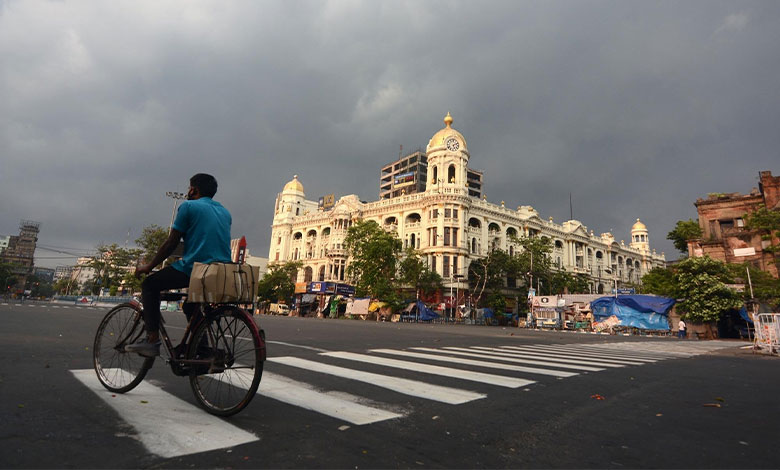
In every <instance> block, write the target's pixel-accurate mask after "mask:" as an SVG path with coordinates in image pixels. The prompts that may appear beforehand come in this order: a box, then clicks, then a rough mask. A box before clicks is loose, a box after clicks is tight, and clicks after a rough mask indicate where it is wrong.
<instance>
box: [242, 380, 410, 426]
mask: <svg viewBox="0 0 780 470" xmlns="http://www.w3.org/2000/svg"><path fill="white" fill-rule="evenodd" d="M234 372H236V371H234ZM246 373H247V374H250V372H246ZM249 381H250V382H251V377H250V378H249ZM257 393H259V394H261V395H263V396H266V397H269V398H273V399H274V400H279V401H282V402H284V403H288V404H290V405H295V406H299V407H301V408H305V409H307V410H312V411H316V412H317V413H321V414H324V415H327V416H330V417H333V418H337V419H340V420H343V421H347V422H349V423H352V424H355V425H361V424H370V423H376V422H377V421H384V420H387V419H394V418H401V417H403V415H401V414H398V413H393V412H391V411H386V410H382V409H380V408H373V407H370V406H366V405H362V404H360V403H358V402H357V401H353V400H347V399H345V398H342V397H340V396H339V397H336V396H333V395H329V394H327V393H325V392H322V391H319V390H316V389H315V388H314V387H312V386H311V385H308V384H305V383H303V382H297V381H295V380H292V379H288V378H286V377H283V376H281V375H277V374H272V373H270V372H263V379H262V380H261V381H260V388H258V390H257Z"/></svg>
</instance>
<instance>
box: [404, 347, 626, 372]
mask: <svg viewBox="0 0 780 470" xmlns="http://www.w3.org/2000/svg"><path fill="white" fill-rule="evenodd" d="M412 349H414V350H417V351H430V352H446V353H449V354H455V355H458V356H468V357H482V358H484V357H488V358H490V359H494V360H497V361H505V362H513V363H515V364H531V365H535V366H549V367H557V368H559V369H574V370H584V371H589V372H599V371H602V370H604V369H603V368H600V367H593V366H592V365H584V363H580V364H577V362H579V361H573V363H569V362H565V361H564V360H557V361H556V360H554V359H551V360H549V361H535V360H532V359H524V358H521V357H517V356H515V355H512V354H506V353H500V352H491V353H488V352H486V351H475V350H473V349H468V348H455V347H447V348H442V349H444V351H442V350H439V349H434V348H412ZM492 349H495V348H492ZM510 356H512V357H510ZM542 359H545V358H542ZM609 367H623V366H618V365H610V366H609Z"/></svg>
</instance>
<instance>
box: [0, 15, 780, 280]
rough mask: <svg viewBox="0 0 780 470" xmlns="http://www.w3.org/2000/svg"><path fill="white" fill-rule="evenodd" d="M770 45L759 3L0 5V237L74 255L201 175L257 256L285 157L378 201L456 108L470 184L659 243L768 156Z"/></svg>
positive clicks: (164, 208) (61, 259) (778, 18)
mask: <svg viewBox="0 0 780 470" xmlns="http://www.w3.org/2000/svg"><path fill="white" fill-rule="evenodd" d="M778 44H780V4H778V3H777V2H776V1H767V2H735V1H728V2H717V1H711V0H706V1H687V2H677V1H675V2H647V1H641V2H640V1H636V2H634V1H610V2H602V1H571V2H564V1H551V2H521V1H509V2H498V1H494V2H473V1H464V2H455V1H449V2H435V1H409V2H403V1H387V2H382V1H371V2H358V1H329V2H325V1H321V2H315V1H280V2H224V1H220V2H192V1H186V2H184V1H181V2H175V1H172V2H152V1H149V2H143V1H127V2H122V1H112V2H98V1H95V2H68V1H63V2H53V1H52V2H38V1H5V2H0V160H1V161H0V201H2V202H1V203H0V234H2V235H12V234H15V233H16V232H17V225H18V222H19V220H20V219H32V220H36V221H39V222H41V234H40V240H39V243H40V244H41V245H43V246H44V247H48V248H49V250H48V251H47V250H43V249H39V250H38V252H37V253H36V258H37V259H36V265H42V266H55V265H57V264H69V263H72V262H73V261H74V260H73V259H72V257H71V258H69V259H68V258H67V255H66V254H63V253H57V252H54V251H51V249H52V248H53V249H58V250H60V251H65V252H68V253H73V254H81V253H86V252H88V251H89V250H91V249H93V248H94V247H95V245H96V244H98V243H101V242H103V243H114V242H115V243H119V244H123V243H124V242H125V240H127V239H129V240H130V243H131V244H132V240H133V239H134V238H136V237H137V236H138V235H139V234H140V231H141V229H142V228H143V227H144V226H147V225H150V224H158V225H162V226H167V225H168V223H169V222H170V217H171V211H172V208H173V201H172V200H171V199H168V198H167V197H166V196H165V192H166V191H186V189H187V182H188V178H189V177H190V176H191V175H192V174H194V173H198V172H208V173H212V174H214V175H215V176H216V177H217V179H218V181H219V183H220V188H219V192H218V193H217V196H216V199H217V200H219V201H221V202H222V203H223V204H224V205H225V206H226V207H227V208H228V209H229V210H230V211H231V212H232V214H233V236H234V237H237V236H241V235H244V236H246V237H247V240H248V242H249V247H250V250H251V252H252V254H254V255H256V256H266V255H267V250H268V244H269V241H270V240H269V237H270V223H271V220H272V214H273V204H274V198H275V197H276V194H277V193H278V192H279V191H281V189H282V187H283V185H284V184H285V183H286V182H287V181H289V180H290V179H292V177H293V175H294V174H298V175H299V179H300V181H301V182H302V183H303V185H304V187H305V189H306V195H307V198H309V199H316V198H318V197H319V196H321V195H324V194H328V193H335V194H336V196H337V197H338V196H343V195H346V194H358V195H359V196H360V197H361V198H362V199H364V200H368V201H371V200H375V199H377V197H378V191H379V169H380V167H381V166H382V165H384V164H386V163H388V162H390V161H392V160H394V159H396V158H398V155H399V151H400V146H403V150H404V152H407V151H412V150H415V149H418V148H423V149H424V148H425V145H426V144H427V142H428V139H429V138H430V137H431V136H432V135H433V134H434V133H435V132H436V131H437V130H439V129H440V128H441V127H443V123H442V118H443V117H444V115H445V114H446V113H447V112H450V113H452V116H453V117H454V123H453V127H455V128H456V129H458V130H459V131H460V132H462V133H463V135H464V136H465V138H466V140H467V141H468V147H469V151H470V153H471V161H470V166H471V167H472V168H474V169H477V170H483V171H484V172H485V187H484V192H485V193H486V194H487V197H488V200H490V201H492V202H495V203H499V202H501V201H506V204H507V206H509V207H516V206H518V205H532V206H534V208H536V209H538V210H539V211H540V215H541V216H542V217H543V218H547V217H554V219H555V220H556V221H558V222H562V221H563V220H566V219H568V218H569V215H570V206H569V195H570V193H571V197H572V201H573V213H574V218H575V219H577V220H580V221H582V222H583V223H585V224H586V225H587V226H588V228H589V229H592V230H594V231H595V232H596V233H601V232H605V231H609V230H612V231H613V233H614V234H615V236H616V238H617V239H618V240H620V239H625V240H628V238H629V231H630V227H631V225H632V224H633V222H634V220H635V219H636V218H637V217H639V218H641V219H642V221H643V222H644V223H645V224H646V225H647V226H648V228H649V230H650V237H651V246H652V247H653V248H655V249H657V250H658V251H665V252H666V255H667V259H675V258H676V257H677V253H676V252H675V251H674V248H673V247H672V245H671V242H669V241H667V240H665V236H666V233H667V232H669V231H670V230H671V229H672V228H673V227H674V224H675V222H676V221H677V220H680V219H688V218H690V217H695V215H696V212H695V208H694V207H693V202H694V201H695V200H696V198H698V197H703V196H705V195H706V194H707V193H708V192H733V191H740V192H748V191H749V190H750V189H751V187H753V186H755V185H756V184H757V176H758V172H759V171H761V170H772V171H773V172H774V173H775V174H777V173H778V172H780V167H778V161H780V159H778V157H777V154H778V149H779V148H780V132H778V123H779V122H780V119H778V118H780V93H778V88H777V77H778V76H780V54H778V52H777V51H778ZM128 232H129V233H130V235H129V237H128Z"/></svg>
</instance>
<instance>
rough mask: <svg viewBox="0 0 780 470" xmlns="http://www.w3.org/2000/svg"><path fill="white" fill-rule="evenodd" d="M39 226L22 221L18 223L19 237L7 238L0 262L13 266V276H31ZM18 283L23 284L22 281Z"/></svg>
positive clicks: (28, 221)
mask: <svg viewBox="0 0 780 470" xmlns="http://www.w3.org/2000/svg"><path fill="white" fill-rule="evenodd" d="M40 225H41V224H39V223H38V222H33V221H31V220H22V221H21V222H20V223H19V235H11V236H10V237H8V245H7V246H6V247H5V249H3V250H2V254H1V255H0V262H2V263H4V264H11V265H14V268H13V273H14V274H16V275H19V276H27V275H29V274H32V270H33V265H34V264H35V262H34V255H35V245H36V243H37V242H38V232H39V231H40ZM20 281H21V282H22V283H23V279H21V280H20Z"/></svg>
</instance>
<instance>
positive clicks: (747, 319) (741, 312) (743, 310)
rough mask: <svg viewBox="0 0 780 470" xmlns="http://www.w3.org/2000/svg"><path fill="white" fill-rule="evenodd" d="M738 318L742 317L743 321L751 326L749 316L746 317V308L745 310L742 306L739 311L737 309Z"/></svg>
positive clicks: (751, 320)
mask: <svg viewBox="0 0 780 470" xmlns="http://www.w3.org/2000/svg"><path fill="white" fill-rule="evenodd" d="M739 316H740V317H742V319H743V320H745V321H746V322H748V323H750V324H751V325H752V324H753V319H752V318H750V315H748V313H747V308H745V306H744V305H743V306H742V308H741V309H739Z"/></svg>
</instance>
